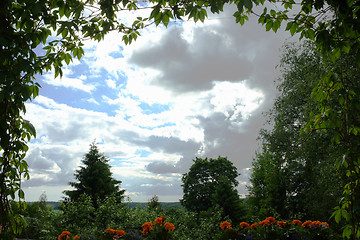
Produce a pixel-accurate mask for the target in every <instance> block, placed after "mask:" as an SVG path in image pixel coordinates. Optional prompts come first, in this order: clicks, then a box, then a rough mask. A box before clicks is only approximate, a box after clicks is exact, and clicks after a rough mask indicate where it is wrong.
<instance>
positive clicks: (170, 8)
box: [0, 0, 360, 238]
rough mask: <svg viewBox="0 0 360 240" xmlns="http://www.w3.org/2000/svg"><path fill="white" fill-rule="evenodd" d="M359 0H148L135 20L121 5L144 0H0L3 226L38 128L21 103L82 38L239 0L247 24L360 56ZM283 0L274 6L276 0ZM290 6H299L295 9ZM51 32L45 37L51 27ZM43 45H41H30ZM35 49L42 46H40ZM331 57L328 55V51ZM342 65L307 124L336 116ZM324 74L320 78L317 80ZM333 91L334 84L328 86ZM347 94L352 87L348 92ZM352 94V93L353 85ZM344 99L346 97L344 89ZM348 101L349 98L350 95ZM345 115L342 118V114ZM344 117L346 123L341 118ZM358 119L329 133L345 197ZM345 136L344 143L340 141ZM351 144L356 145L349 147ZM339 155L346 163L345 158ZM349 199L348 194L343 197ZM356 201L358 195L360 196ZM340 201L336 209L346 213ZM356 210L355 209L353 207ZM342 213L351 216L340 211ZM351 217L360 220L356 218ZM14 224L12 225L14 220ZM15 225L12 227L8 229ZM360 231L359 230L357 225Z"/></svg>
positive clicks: (352, 182) (128, 33)
mask: <svg viewBox="0 0 360 240" xmlns="http://www.w3.org/2000/svg"><path fill="white" fill-rule="evenodd" d="M359 3H360V1H359V0H346V1H345V0H341V1H334V0H302V1H301V2H296V1H295V0H290V1H289V0H279V1H273V0H269V1H265V0H226V1H212V0H211V1H210V0H205V1H194V0H190V1H170V0H165V1H159V0H152V1H149V5H148V6H145V7H144V8H151V13H150V15H149V17H148V18H142V17H138V18H137V19H136V20H135V21H134V22H133V23H132V24H130V25H125V24H124V23H123V22H121V19H118V16H119V13H120V12H121V11H134V12H135V11H136V10H138V9H140V8H142V6H144V4H143V3H137V1H129V0H115V1H113V0H70V1H65V0H51V1H45V0H40V1H31V0H30V1H29V0H4V1H1V2H0V24H1V26H2V27H1V29H0V43H1V48H0V59H1V64H0V73H1V74H0V75H1V82H0V138H1V141H0V151H1V159H0V160H1V161H0V164H1V166H0V167H1V174H0V224H1V225H2V226H3V229H4V232H17V231H18V230H19V229H18V228H16V227H15V226H16V223H19V221H20V219H19V218H16V219H14V218H13V216H12V214H11V209H10V207H9V206H10V205H9V198H12V199H14V198H15V194H18V197H19V198H20V199H23V197H24V194H23V191H21V187H20V183H21V179H22V178H25V179H27V178H28V177H29V173H28V167H27V163H26V161H25V160H24V157H25V155H26V152H27V149H28V146H27V144H26V142H27V141H29V140H30V139H31V137H32V136H35V129H34V127H33V126H32V125H31V124H30V123H29V122H27V121H26V120H25V119H23V117H22V113H24V112H25V111H26V109H25V104H24V103H25V102H26V101H28V100H32V99H33V98H35V97H36V96H37V95H38V93H39V88H40V86H39V84H38V83H37V82H36V80H35V75H36V74H42V73H43V71H49V70H54V72H55V76H61V75H62V71H61V67H62V66H63V64H64V62H65V63H66V64H69V63H70V62H71V61H72V58H73V57H76V58H79V59H80V58H81V57H82V55H83V54H84V51H83V49H82V46H83V44H82V41H83V40H84V39H88V38H91V39H95V40H98V41H100V40H101V39H103V38H104V36H105V34H107V33H108V32H110V31H118V32H121V33H123V34H124V36H123V40H124V41H125V43H131V42H132V41H133V40H135V39H136V38H137V36H138V35H139V30H140V29H142V28H144V27H146V26H148V25H149V24H156V25H159V24H164V25H165V26H167V25H168V24H169V21H170V20H172V19H176V20H182V19H183V18H185V17H188V19H193V20H194V21H195V22H196V21H198V20H200V21H204V20H205V18H206V17H207V11H209V12H212V13H219V12H221V11H222V10H223V7H224V5H225V4H232V5H236V7H237V11H236V12H235V13H234V18H235V20H236V22H238V23H240V24H244V23H245V20H247V19H248V16H249V15H250V14H254V15H256V16H258V18H259V23H260V24H263V25H265V28H266V30H267V31H269V30H273V31H275V32H276V31H277V30H278V29H279V28H280V26H281V24H282V23H283V22H286V23H287V24H286V30H287V31H289V32H290V33H291V34H296V33H299V34H300V38H307V39H310V40H312V41H314V42H315V43H316V44H317V46H318V47H319V48H320V49H321V52H322V54H323V55H324V56H329V59H330V60H331V61H332V62H335V60H340V61H342V62H343V63H344V68H346V64H345V63H346V62H344V61H343V58H342V55H343V54H344V53H345V54H346V53H349V52H351V53H352V54H354V57H355V59H356V61H357V63H358V64H359V62H360V38H359V31H360V29H359V26H360V19H359V15H360V14H359V11H360V10H359ZM265 4H266V5H269V6H267V7H264V8H263V10H264V11H263V12H262V13H260V14H258V13H256V12H255V8H254V6H259V5H265ZM279 5H281V7H280V8H279V7H278V6H279ZM293 6H297V7H296V10H295V9H293ZM51 30H53V32H54V33H55V35H56V37H55V38H50V37H51V34H52V31H51ZM39 47H43V50H45V51H44V52H41V51H35V49H38V48H39ZM39 52H40V53H39ZM327 59H328V58H327ZM343 73H344V72H341V74H333V73H332V72H330V73H329V74H328V75H327V76H325V77H324V78H323V79H318V80H317V81H318V82H319V83H320V84H319V87H316V88H314V95H315V96H317V101H318V109H319V110H320V111H319V113H318V114H317V115H313V118H311V119H310V120H309V129H320V128H322V127H323V126H320V125H321V124H322V125H324V124H326V125H329V126H330V127H331V125H332V124H336V123H337V122H338V121H341V120H339V118H341V116H346V114H341V116H338V115H336V116H334V117H333V118H329V119H324V118H323V117H322V116H325V115H326V113H325V110H326V109H327V108H325V107H323V106H324V104H326V101H327V99H328V98H332V97H333V96H334V95H332V94H326V96H325V95H324V94H323V91H322V90H323V88H332V83H334V80H335V81H337V82H341V83H342V82H343V80H344V78H343ZM320 80H321V81H320ZM344 86H346V84H338V86H337V87H338V89H337V90H336V92H339V91H346V89H345V88H344ZM332 93H334V92H332ZM351 94H352V93H351ZM355 94H357V93H356V92H355ZM346 96H347V97H346V99H348V100H350V97H351V96H349V95H346ZM350 102H351V100H350ZM338 106H339V107H342V108H343V109H346V112H348V111H349V110H350V111H351V109H349V107H350V106H352V104H349V101H342V102H339V103H338ZM341 119H342V120H343V119H344V118H341ZM345 122H346V121H345ZM346 125H348V124H346ZM358 129H359V124H358V123H355V124H353V125H351V127H349V128H348V127H345V128H343V129H342V131H343V132H342V133H345V134H340V135H342V136H344V137H340V135H337V134H335V135H334V141H337V142H339V144H341V145H344V146H347V147H348V149H347V151H346V150H344V151H345V152H346V154H345V155H346V161H343V162H339V163H340V164H342V166H343V167H345V168H346V170H345V171H348V173H349V178H348V183H349V184H348V185H346V186H347V187H346V191H344V199H348V200H349V201H350V203H352V202H354V201H355V202H356V201H357V200H359V199H358V198H359V197H358V195H357V194H355V192H356V191H355V190H356V189H357V188H358V187H359V183H356V179H358V172H359V171H358V169H359V165H360V164H359V163H358V158H357V157H356V155H354V154H350V155H349V154H348V152H349V151H351V152H353V150H350V148H351V147H350V145H349V144H350V140H349V139H350V138H351V137H353V136H354V135H357V132H358ZM343 143H344V144H343ZM352 149H354V148H352ZM343 163H344V164H343ZM348 200H346V201H348ZM359 202H360V201H359ZM352 205H353V204H347V203H344V204H343V205H342V207H341V211H345V212H347V213H350V212H349V211H350V209H348V208H347V207H346V206H352ZM350 216H353V214H350ZM345 219H348V218H347V217H345ZM355 222H359V221H358V219H357V220H355ZM11 226H12V227H11ZM11 228H12V229H11ZM355 230H356V229H355V228H354V225H352V227H351V231H352V237H353V238H354V237H356V234H357V233H356V231H355ZM358 233H359V234H360V231H358Z"/></svg>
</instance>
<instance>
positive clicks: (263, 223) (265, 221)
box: [259, 219, 271, 226]
mask: <svg viewBox="0 0 360 240" xmlns="http://www.w3.org/2000/svg"><path fill="white" fill-rule="evenodd" d="M259 225H260V226H266V225H268V226H269V225H271V223H270V221H269V220H268V219H265V220H263V221H261V222H259Z"/></svg>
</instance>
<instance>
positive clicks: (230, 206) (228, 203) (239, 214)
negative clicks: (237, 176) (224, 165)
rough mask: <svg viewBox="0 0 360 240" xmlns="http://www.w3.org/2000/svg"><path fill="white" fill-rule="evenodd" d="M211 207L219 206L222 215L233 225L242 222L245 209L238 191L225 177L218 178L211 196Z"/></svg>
mask: <svg viewBox="0 0 360 240" xmlns="http://www.w3.org/2000/svg"><path fill="white" fill-rule="evenodd" d="M211 198H212V203H213V205H219V206H220V208H221V209H222V210H223V215H224V216H225V217H229V218H230V219H231V221H232V223H233V224H234V225H237V224H239V223H240V222H241V221H244V215H245V208H244V205H243V202H242V201H241V199H240V197H239V193H238V191H237V190H236V189H235V188H234V187H233V185H232V184H231V182H230V180H229V179H228V178H227V177H224V176H222V177H220V179H219V182H218V184H217V186H216V188H215V189H214V192H213V194H212V196H211Z"/></svg>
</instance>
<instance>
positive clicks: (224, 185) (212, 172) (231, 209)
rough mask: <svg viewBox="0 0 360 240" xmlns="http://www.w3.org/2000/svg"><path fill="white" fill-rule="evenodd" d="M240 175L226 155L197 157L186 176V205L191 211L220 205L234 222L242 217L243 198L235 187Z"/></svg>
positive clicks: (184, 196)
mask: <svg viewBox="0 0 360 240" xmlns="http://www.w3.org/2000/svg"><path fill="white" fill-rule="evenodd" d="M238 176H239V173H238V172H237V169H236V167H235V166H234V165H233V163H232V162H231V161H229V160H228V159H227V158H226V157H218V158H217V159H214V158H205V159H202V158H196V159H195V160H194V163H193V165H192V166H191V167H190V169H189V172H188V173H185V174H184V175H183V176H182V182H183V185H182V187H183V192H184V195H183V199H181V200H180V201H181V203H182V205H183V206H184V207H185V208H186V209H187V210H190V211H194V212H201V211H207V210H209V209H211V208H213V207H215V206H216V205H218V206H220V208H222V209H223V211H224V213H225V214H226V215H227V216H230V217H231V218H232V219H233V220H234V222H238V221H239V215H238V214H241V208H240V205H241V202H240V200H239V195H238V193H237V190H236V189H235V188H236V186H237V185H238V181H237V180H236V178H237V177H238Z"/></svg>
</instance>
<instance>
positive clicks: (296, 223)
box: [292, 220, 302, 225]
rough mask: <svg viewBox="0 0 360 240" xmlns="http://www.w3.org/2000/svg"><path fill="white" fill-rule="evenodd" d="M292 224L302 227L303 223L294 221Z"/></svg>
mask: <svg viewBox="0 0 360 240" xmlns="http://www.w3.org/2000/svg"><path fill="white" fill-rule="evenodd" d="M292 224H293V225H301V224H302V222H301V221H300V220H293V221H292Z"/></svg>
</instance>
